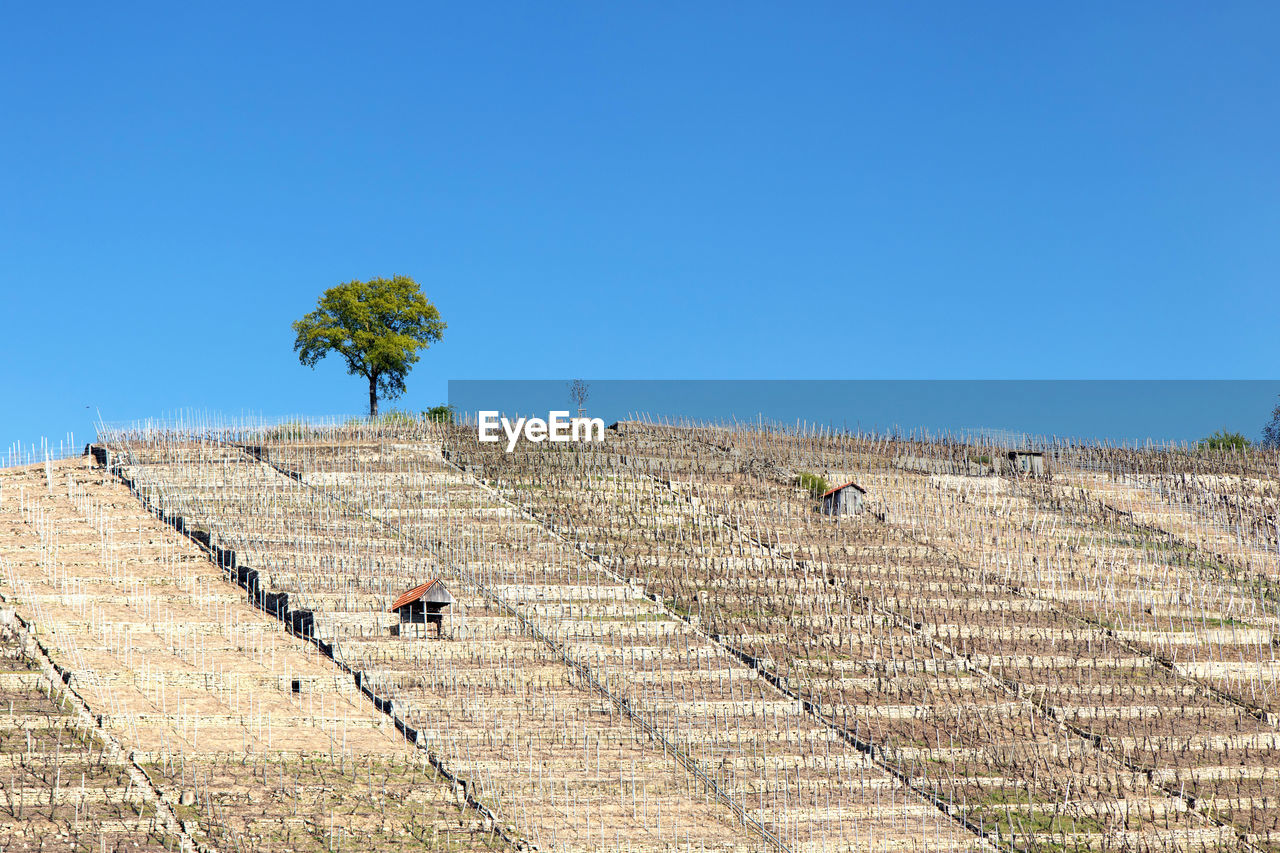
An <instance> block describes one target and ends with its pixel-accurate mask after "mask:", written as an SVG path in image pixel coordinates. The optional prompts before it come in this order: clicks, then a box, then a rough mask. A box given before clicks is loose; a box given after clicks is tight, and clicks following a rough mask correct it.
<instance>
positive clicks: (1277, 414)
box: [1262, 403, 1280, 450]
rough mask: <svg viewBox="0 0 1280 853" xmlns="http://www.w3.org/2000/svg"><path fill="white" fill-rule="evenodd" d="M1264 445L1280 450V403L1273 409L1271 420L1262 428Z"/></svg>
mask: <svg viewBox="0 0 1280 853" xmlns="http://www.w3.org/2000/svg"><path fill="white" fill-rule="evenodd" d="M1262 446H1263V447H1274V448H1276V449H1277V450H1280V403H1277V404H1276V407H1275V408H1274V409H1272V410H1271V420H1269V421H1267V425H1266V426H1264V427H1263V428H1262Z"/></svg>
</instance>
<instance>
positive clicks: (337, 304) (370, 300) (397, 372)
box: [293, 275, 445, 417]
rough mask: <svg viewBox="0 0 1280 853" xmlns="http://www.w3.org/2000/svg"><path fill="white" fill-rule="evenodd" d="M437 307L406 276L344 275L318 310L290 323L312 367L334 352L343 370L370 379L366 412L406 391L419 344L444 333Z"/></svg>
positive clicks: (322, 298) (423, 346)
mask: <svg viewBox="0 0 1280 853" xmlns="http://www.w3.org/2000/svg"><path fill="white" fill-rule="evenodd" d="M444 330H445V322H444V321H443V320H441V319H440V312H439V311H437V310H436V307H435V306H434V305H432V304H431V303H430V302H429V301H427V298H426V297H425V296H423V294H422V288H420V287H419V286H418V283H417V282H416V281H414V280H413V279H411V278H409V277H408V276H404V275H397V276H394V277H392V278H390V279H385V278H374V279H370V280H369V281H348V282H343V283H342V284H339V285H337V286H336V287H331V288H329V289H328V290H326V291H325V292H324V293H323V294H321V295H320V299H319V301H318V303H317V304H316V310H314V311H312V312H311V313H309V314H307V315H306V316H305V317H303V318H302V319H301V320H298V321H296V322H295V323H294V324H293V331H294V332H295V333H296V334H297V338H296V339H295V340H294V342H293V350H294V352H296V353H297V354H298V360H299V361H301V362H302V363H303V364H304V365H306V366H308V367H315V365H316V363H317V362H319V361H320V359H322V358H324V357H325V356H327V355H329V353H337V354H338V355H341V356H342V357H343V358H344V359H345V360H346V362H347V372H348V373H350V374H351V375H352V376H363V377H364V378H365V379H367V380H368V382H369V416H370V417H376V416H377V414H378V398H379V397H383V398H386V399H394V398H395V397H399V396H400V395H401V394H403V393H404V390H405V386H404V380H405V376H406V375H408V373H409V371H410V370H412V369H413V366H414V365H415V364H417V363H418V359H419V358H420V357H421V356H420V355H419V353H420V351H421V350H424V349H426V348H427V347H429V346H430V345H431V344H433V343H436V342H437V341H439V340H440V339H441V338H442V337H443V336H444Z"/></svg>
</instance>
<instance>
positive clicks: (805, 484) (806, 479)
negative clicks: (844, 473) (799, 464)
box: [796, 471, 831, 498]
mask: <svg viewBox="0 0 1280 853" xmlns="http://www.w3.org/2000/svg"><path fill="white" fill-rule="evenodd" d="M796 485H797V486H799V487H800V488H802V489H807V490H808V492H809V494H811V495H813V496H814V497H815V498H816V497H817V496H818V495H820V494H822V493H823V492H825V491H827V490H828V489H830V488H831V484H830V483H828V482H827V481H826V479H825V478H823V477H821V476H819V475H817V474H814V473H813V472H812V471H801V472H800V473H799V474H798V475H797V476H796Z"/></svg>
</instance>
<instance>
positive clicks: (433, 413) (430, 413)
mask: <svg viewBox="0 0 1280 853" xmlns="http://www.w3.org/2000/svg"><path fill="white" fill-rule="evenodd" d="M422 419H423V420H424V421H432V422H434V423H438V424H448V423H453V406H432V407H431V408H429V409H427V410H426V411H425V412H423V413H422Z"/></svg>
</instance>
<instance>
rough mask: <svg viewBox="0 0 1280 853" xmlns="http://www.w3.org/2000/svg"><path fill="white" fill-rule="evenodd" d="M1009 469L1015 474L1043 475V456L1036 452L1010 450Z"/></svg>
mask: <svg viewBox="0 0 1280 853" xmlns="http://www.w3.org/2000/svg"><path fill="white" fill-rule="evenodd" d="M1009 468H1010V470H1011V471H1013V473H1015V474H1035V475H1037V476H1043V475H1044V471H1045V468H1044V454H1043V453H1041V452H1040V451H1038V450H1010V451H1009Z"/></svg>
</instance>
